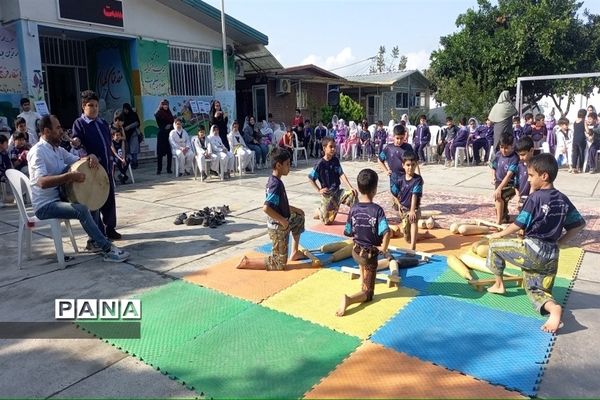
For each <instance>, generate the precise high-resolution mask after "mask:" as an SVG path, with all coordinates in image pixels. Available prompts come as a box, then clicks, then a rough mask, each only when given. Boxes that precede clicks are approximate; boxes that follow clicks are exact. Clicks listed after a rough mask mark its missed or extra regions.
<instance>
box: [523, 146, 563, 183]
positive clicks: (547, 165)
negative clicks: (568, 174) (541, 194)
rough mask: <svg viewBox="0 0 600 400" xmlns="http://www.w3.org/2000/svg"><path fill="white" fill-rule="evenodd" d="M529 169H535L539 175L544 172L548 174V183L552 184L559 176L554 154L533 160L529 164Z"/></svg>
mask: <svg viewBox="0 0 600 400" xmlns="http://www.w3.org/2000/svg"><path fill="white" fill-rule="evenodd" d="M527 167H528V168H531V169H533V170H534V171H535V172H537V173H538V174H540V175H541V174H543V173H544V172H545V173H547V174H548V182H549V183H552V182H554V180H555V179H556V175H558V163H557V162H556V159H555V158H554V156H553V155H552V154H549V153H542V154H538V155H537V156H533V158H532V159H531V160H530V161H529V162H528V163H527Z"/></svg>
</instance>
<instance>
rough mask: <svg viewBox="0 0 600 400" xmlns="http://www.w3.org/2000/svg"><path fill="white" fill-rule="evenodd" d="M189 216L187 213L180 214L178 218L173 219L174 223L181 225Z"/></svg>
mask: <svg viewBox="0 0 600 400" xmlns="http://www.w3.org/2000/svg"><path fill="white" fill-rule="evenodd" d="M187 218H188V216H187V214H186V213H181V214H179V215H178V216H177V217H176V218H175V221H173V223H174V224H175V225H181V224H183V223H184V222H185V220H186V219H187Z"/></svg>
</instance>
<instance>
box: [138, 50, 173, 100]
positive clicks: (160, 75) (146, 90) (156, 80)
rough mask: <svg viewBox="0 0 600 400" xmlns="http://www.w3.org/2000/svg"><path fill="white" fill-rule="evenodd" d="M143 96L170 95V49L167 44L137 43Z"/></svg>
mask: <svg viewBox="0 0 600 400" xmlns="http://www.w3.org/2000/svg"><path fill="white" fill-rule="evenodd" d="M137 61H138V67H139V71H140V80H141V94H142V96H166V95H168V94H169V91H170V85H169V48H168V46H167V44H166V43H159V42H154V41H149V40H138V41H137Z"/></svg>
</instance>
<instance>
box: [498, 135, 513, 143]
mask: <svg viewBox="0 0 600 400" xmlns="http://www.w3.org/2000/svg"><path fill="white" fill-rule="evenodd" d="M514 143H515V137H514V135H507V134H504V135H502V137H501V138H500V146H512V145H513V144H514Z"/></svg>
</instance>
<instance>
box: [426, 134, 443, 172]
mask: <svg viewBox="0 0 600 400" xmlns="http://www.w3.org/2000/svg"><path fill="white" fill-rule="evenodd" d="M439 132H440V127H439V126H438V125H430V126H429V133H431V139H429V145H428V146H427V147H425V154H426V155H427V162H428V163H431V162H432V161H433V156H434V155H435V154H436V152H437V147H438V145H437V137H438V133H439Z"/></svg>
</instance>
